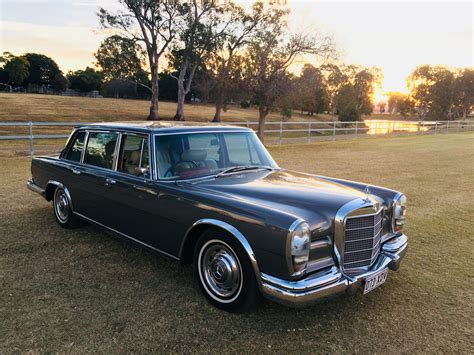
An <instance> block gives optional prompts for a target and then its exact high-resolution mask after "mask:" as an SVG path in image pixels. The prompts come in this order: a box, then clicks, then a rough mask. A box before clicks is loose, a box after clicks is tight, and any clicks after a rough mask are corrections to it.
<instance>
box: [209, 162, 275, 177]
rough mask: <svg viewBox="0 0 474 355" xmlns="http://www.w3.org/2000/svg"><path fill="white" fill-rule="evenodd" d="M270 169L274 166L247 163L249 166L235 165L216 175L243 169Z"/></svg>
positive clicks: (220, 175)
mask: <svg viewBox="0 0 474 355" xmlns="http://www.w3.org/2000/svg"><path fill="white" fill-rule="evenodd" d="M261 169H264V170H270V171H272V170H273V168H272V167H270V166H264V165H247V166H233V167H232V168H228V169H225V170H223V171H221V172H220V173H218V174H217V175H216V176H215V177H216V178H219V177H222V176H225V175H228V174H232V173H238V172H243V171H251V170H261Z"/></svg>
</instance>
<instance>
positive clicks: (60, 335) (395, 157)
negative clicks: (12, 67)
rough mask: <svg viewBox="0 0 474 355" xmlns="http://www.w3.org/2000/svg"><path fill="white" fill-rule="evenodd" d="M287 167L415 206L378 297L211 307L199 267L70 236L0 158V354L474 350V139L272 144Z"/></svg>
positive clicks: (14, 167) (22, 164)
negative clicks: (383, 191) (233, 310)
mask: <svg viewBox="0 0 474 355" xmlns="http://www.w3.org/2000/svg"><path fill="white" fill-rule="evenodd" d="M271 153H272V154H273V156H274V157H275V159H276V160H277V162H279V164H280V165H281V166H282V167H285V168H291V169H296V170H301V171H306V172H310V173H317V174H323V175H331V176H336V177H341V178H347V179H354V180H359V181H364V182H368V183H372V184H377V185H383V186H386V187H389V188H393V189H398V190H401V191H403V192H405V193H406V194H407V196H408V199H409V210H408V221H407V227H406V233H407V234H408V236H409V238H410V248H409V251H408V254H407V256H406V258H405V260H404V262H403V264H402V268H401V269H400V270H399V271H398V272H396V273H390V275H389V279H388V281H387V283H386V284H384V285H383V286H382V287H380V288H379V289H376V290H374V291H373V292H371V293H370V294H368V295H366V296H362V295H361V294H356V295H354V296H348V295H344V296H341V297H338V298H336V299H332V300H328V301H324V302H322V303H319V304H315V305H314V306H312V307H309V308H305V309H300V310H295V309H289V308H285V307H283V306H280V305H277V304H274V303H270V302H265V303H264V304H263V305H262V306H261V307H260V308H259V309H258V310H256V311H255V312H254V313H251V314H244V315H233V314H227V313H224V312H221V311H219V310H217V309H215V308H213V307H212V306H210V305H208V304H207V303H206V301H205V300H204V297H202V296H201V294H200V292H199V290H198V287H197V284H196V282H195V280H194V277H193V270H192V269H191V268H190V267H183V266H180V265H179V264H177V263H174V262H171V261H168V260H166V259H164V258H162V257H159V256H157V255H155V254H153V253H151V252H148V251H146V250H144V249H142V248H140V247H137V246H134V245H131V244H128V243H126V242H124V241H121V240H119V239H117V238H115V237H114V236H112V235H110V234H108V233H105V232H104V231H102V230H100V229H97V228H95V227H91V226H88V227H84V228H82V229H78V230H75V231H66V230H64V229H62V228H60V227H59V226H58V225H57V224H56V223H55V221H54V218H53V212H52V208H51V204H50V203H47V202H46V201H44V200H43V199H42V198H41V197H40V196H38V195H36V194H34V193H32V192H30V191H28V190H27V189H26V187H25V181H26V179H27V178H28V177H29V165H30V161H29V159H28V158H0V164H1V166H2V168H1V170H0V174H1V175H0V182H1V186H2V188H3V191H2V194H1V196H0V211H1V218H0V231H1V234H0V319H1V322H0V353H13V352H30V353H37V352H61V353H65V352H67V353H70V352H73V353H83V352H103V353H119V352H120V353H124V352H134V353H145V352H222V353H226V352H259V353H262V352H270V351H276V352H293V353H294V352H298V353H300V352H304V353H314V352H316V353H328V352H331V353H341V352H344V353H433V352H438V353H472V352H473V351H474V346H473V335H474V334H473V321H474V313H473V307H472V303H473V301H474V299H473V291H474V290H473V278H474V269H473V264H472V260H473V258H472V257H473V231H474V219H473V216H474V193H473V191H474V134H473V133H460V134H446V135H438V136H417V137H400V138H391V139H370V140H369V139H360V140H357V141H341V142H336V143H333V142H327V143H315V144H309V145H291V146H281V147H274V148H271Z"/></svg>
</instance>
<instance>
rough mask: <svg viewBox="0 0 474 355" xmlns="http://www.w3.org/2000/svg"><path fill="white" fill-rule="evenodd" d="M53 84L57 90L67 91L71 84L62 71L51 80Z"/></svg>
mask: <svg viewBox="0 0 474 355" xmlns="http://www.w3.org/2000/svg"><path fill="white" fill-rule="evenodd" d="M51 86H52V88H53V89H54V90H56V91H66V89H67V88H68V86H69V81H68V80H67V78H66V77H65V76H64V75H63V74H62V73H59V74H56V76H55V77H54V79H53V80H52V81H51Z"/></svg>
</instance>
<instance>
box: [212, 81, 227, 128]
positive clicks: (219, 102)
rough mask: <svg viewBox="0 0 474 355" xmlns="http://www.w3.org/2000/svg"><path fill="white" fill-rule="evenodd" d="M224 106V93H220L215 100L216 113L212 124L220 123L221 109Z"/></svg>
mask: <svg viewBox="0 0 474 355" xmlns="http://www.w3.org/2000/svg"><path fill="white" fill-rule="evenodd" d="M223 106H224V93H223V92H222V89H221V91H220V92H219V94H218V95H217V100H216V113H215V114H214V119H213V120H212V122H221V112H222V108H223Z"/></svg>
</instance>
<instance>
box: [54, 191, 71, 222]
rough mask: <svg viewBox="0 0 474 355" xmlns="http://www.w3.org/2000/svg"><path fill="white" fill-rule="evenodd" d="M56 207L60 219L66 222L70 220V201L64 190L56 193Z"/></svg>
mask: <svg viewBox="0 0 474 355" xmlns="http://www.w3.org/2000/svg"><path fill="white" fill-rule="evenodd" d="M54 206H55V210H56V215H57V216H58V218H59V219H60V220H61V221H62V222H65V221H67V219H68V218H69V200H68V198H67V196H66V193H65V192H64V191H63V190H58V191H56V196H55V199H54Z"/></svg>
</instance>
